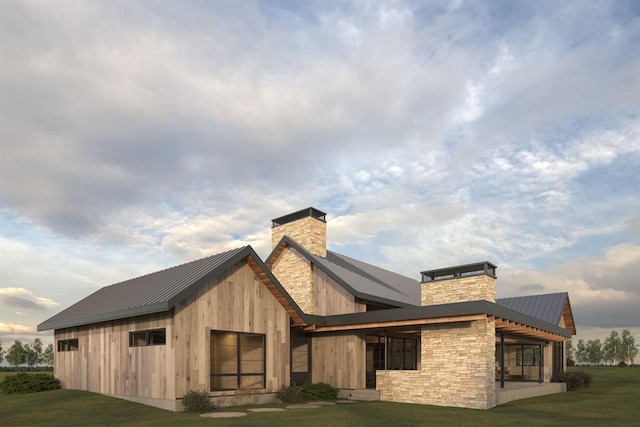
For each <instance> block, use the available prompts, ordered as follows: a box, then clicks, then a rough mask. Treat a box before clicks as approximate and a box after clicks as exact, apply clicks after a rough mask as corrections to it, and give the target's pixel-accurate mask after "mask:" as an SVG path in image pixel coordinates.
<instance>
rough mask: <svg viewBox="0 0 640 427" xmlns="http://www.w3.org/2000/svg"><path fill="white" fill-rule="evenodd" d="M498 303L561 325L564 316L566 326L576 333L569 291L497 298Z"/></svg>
mask: <svg viewBox="0 0 640 427" xmlns="http://www.w3.org/2000/svg"><path fill="white" fill-rule="evenodd" d="M496 304H498V305H501V306H503V307H506V308H508V309H511V310H514V311H517V312H519V313H523V314H526V315H527V316H531V317H534V318H536V319H540V320H543V321H545V322H547V323H551V324H553V325H559V324H560V319H561V318H562V319H563V320H564V324H565V328H566V329H569V330H570V331H571V332H572V333H573V334H574V335H575V334H576V328H575V322H574V321H573V314H572V312H571V304H570V303H569V294H568V293H567V292H558V293H554V294H543V295H527V296H522V297H511V298H499V299H496Z"/></svg>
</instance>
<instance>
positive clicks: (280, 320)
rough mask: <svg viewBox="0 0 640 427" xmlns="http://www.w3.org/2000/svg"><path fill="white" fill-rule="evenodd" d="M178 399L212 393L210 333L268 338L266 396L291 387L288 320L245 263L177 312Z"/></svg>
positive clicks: (214, 282)
mask: <svg viewBox="0 0 640 427" xmlns="http://www.w3.org/2000/svg"><path fill="white" fill-rule="evenodd" d="M174 322H175V323H174V325H175V327H174V333H173V337H172V343H173V348H175V351H176V395H177V396H178V397H181V396H183V395H184V394H185V393H187V392H188V391H191V390H209V388H210V377H209V375H210V367H209V364H210V332H211V330H220V331H232V332H250V333H259V334H265V335H266V343H265V346H266V349H265V353H266V390H265V391H267V392H275V391H277V390H278V389H279V388H280V387H281V386H282V385H283V384H288V381H289V372H290V363H289V316H288V315H287V312H286V310H285V309H284V307H282V305H280V303H278V301H277V300H276V298H275V297H274V296H273V295H272V294H271V292H269V290H268V289H267V288H266V286H265V285H264V284H263V283H262V282H261V281H260V280H259V278H258V277H257V276H256V275H255V274H254V272H253V270H252V269H251V268H250V267H249V266H248V265H247V264H246V263H245V262H244V261H243V262H241V263H238V264H237V265H236V266H234V267H233V268H231V269H230V270H229V271H227V272H226V273H225V274H221V275H219V276H218V278H217V280H216V279H214V280H212V281H211V282H209V283H207V284H205V285H204V286H202V287H201V288H200V289H199V290H198V291H196V292H195V293H194V294H193V295H191V296H190V297H188V298H186V299H185V300H184V301H182V302H181V303H180V304H179V305H178V306H177V307H176V313H175V317H174Z"/></svg>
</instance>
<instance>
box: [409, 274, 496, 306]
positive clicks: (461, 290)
mask: <svg viewBox="0 0 640 427" xmlns="http://www.w3.org/2000/svg"><path fill="white" fill-rule="evenodd" d="M420 286H421V290H422V300H421V304H422V305H435V304H449V303H454V302H464V301H478V300H487V301H490V302H495V301H496V279H494V278H493V277H491V276H489V275H486V274H480V275H477V276H468V277H460V278H455V279H449V280H436V281H434V282H424V283H422V284H421V285H420Z"/></svg>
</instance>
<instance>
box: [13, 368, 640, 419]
mask: <svg viewBox="0 0 640 427" xmlns="http://www.w3.org/2000/svg"><path fill="white" fill-rule="evenodd" d="M583 369H584V370H585V371H588V372H589V373H590V374H592V375H593V378H594V380H593V383H592V385H591V387H590V388H589V389H586V390H582V391H577V392H570V393H561V394H555V395H550V396H543V397H538V398H533V399H526V400H519V401H514V402H510V403H508V404H506V405H502V406H499V407H497V408H494V409H491V410H489V411H479V410H471V409H456V408H443V407H436V406H428V405H410V404H401V403H388V402H359V403H354V404H350V405H336V406H331V407H324V408H321V409H298V410H287V411H286V412H278V413H259V414H256V413H249V415H247V416H246V417H242V418H236V419H208V418H201V417H199V416H197V415H195V414H189V413H173V412H168V411H164V410H161V409H156V408H151V407H148V406H144V405H139V404H135V403H131V402H127V401H124V400H120V399H115V398H109V397H106V396H102V395H99V394H94V393H87V392H82V391H75V390H56V391H49V392H42V393H35V394H27V395H0V424H3V425H47V426H56V425H60V426H62V425H65V426H66V425H121V426H127V425H128V426H156V425H159V426H162V425H198V424H207V425H215V426H299V425H302V424H304V425H305V427H313V426H387V425H393V426H394V427H399V426H428V425H452V424H455V425H456V426H514V425H517V426H518V427H521V426H574V425H575V426H625V425H628V426H632V425H635V426H637V425H638V423H639V420H640V409H639V405H638V402H640V368H583ZM243 409H244V410H246V408H229V409H225V410H229V411H233V410H243Z"/></svg>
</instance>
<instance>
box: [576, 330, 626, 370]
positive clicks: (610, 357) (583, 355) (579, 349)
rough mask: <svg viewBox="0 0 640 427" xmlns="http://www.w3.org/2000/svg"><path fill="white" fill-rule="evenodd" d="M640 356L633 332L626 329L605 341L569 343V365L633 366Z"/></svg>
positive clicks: (612, 334) (611, 335)
mask: <svg viewBox="0 0 640 427" xmlns="http://www.w3.org/2000/svg"><path fill="white" fill-rule="evenodd" d="M637 355H638V347H636V341H635V338H634V337H633V335H631V331H629V330H628V329H625V330H623V331H622V333H621V334H620V333H618V331H611V334H609V336H608V337H607V338H606V339H605V340H604V341H600V339H595V340H588V341H585V340H583V339H579V340H578V343H577V344H576V345H575V347H574V343H572V342H571V341H568V342H567V359H568V360H567V363H569V364H571V362H573V363H577V364H580V365H603V364H604V365H631V364H633V362H634V360H635V357H636V356H637Z"/></svg>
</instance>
